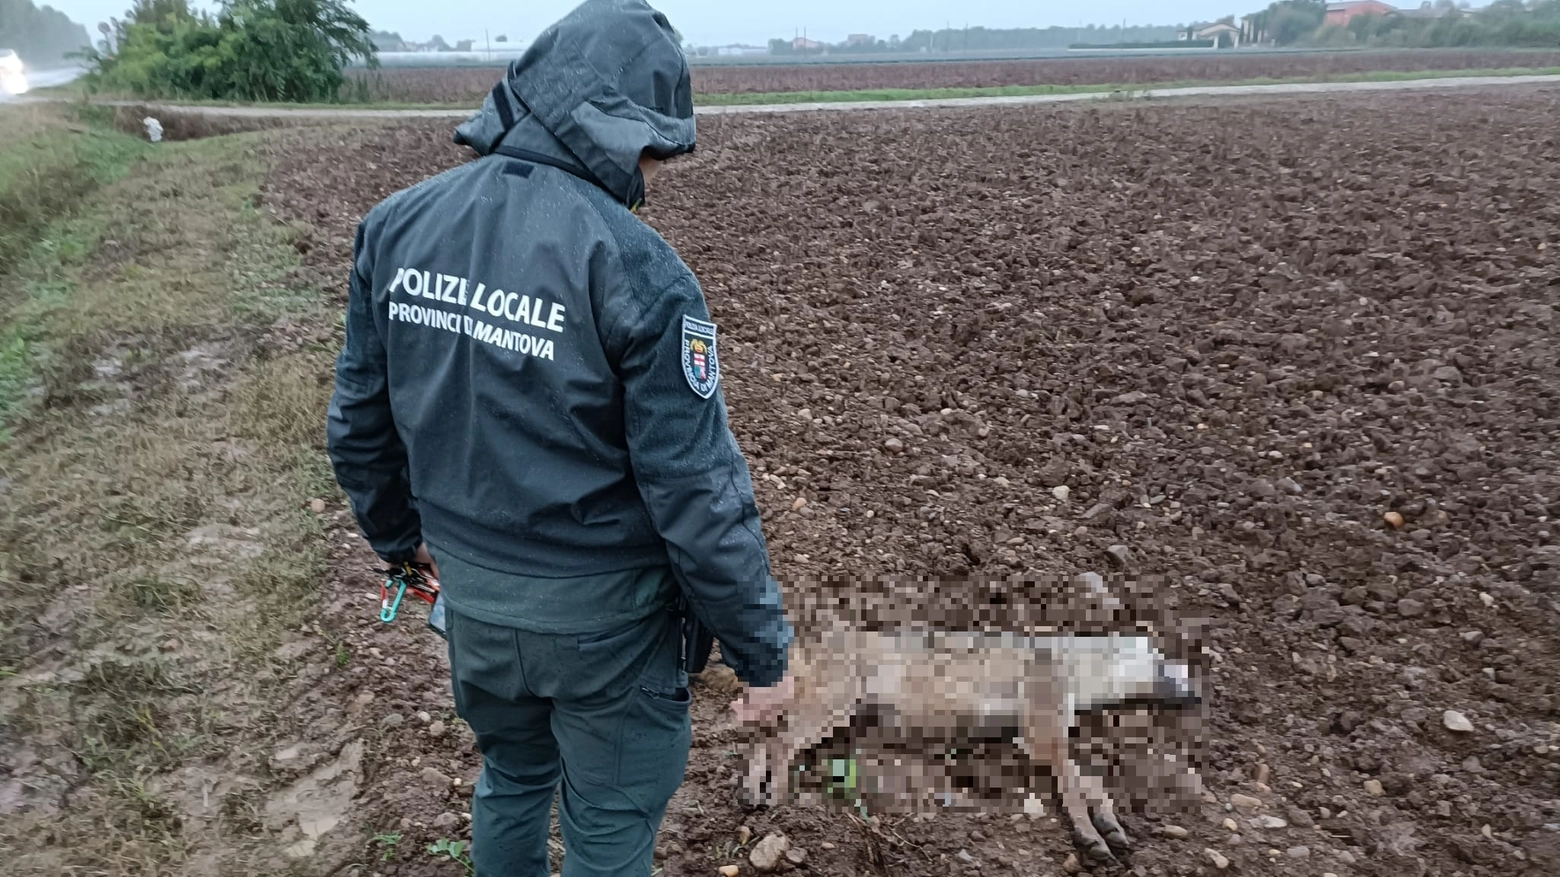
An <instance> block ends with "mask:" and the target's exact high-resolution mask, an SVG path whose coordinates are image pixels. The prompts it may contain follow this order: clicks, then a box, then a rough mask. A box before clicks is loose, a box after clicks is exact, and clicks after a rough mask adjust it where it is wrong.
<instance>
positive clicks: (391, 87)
mask: <svg viewBox="0 0 1560 877" xmlns="http://www.w3.org/2000/svg"><path fill="white" fill-rule="evenodd" d="M1556 65H1560V52H1549V51H1513V52H1501V51H1495V52H1492V51H1487V50H1481V51H1442V50H1436V51H1399V52H1348V53H1306V54H1255V55H1234V54H1219V55H1209V54H1201V53H1199V54H1195V55H1187V56H1185V57H1164V56H1148V57H1111V58H1103V57H1101V58H1093V57H1078V58H1043V59H1035V60H1029V61H933V62H923V63H893V64H871V63H860V64H787V65H779V64H775V65H770V64H748V65H739V66H732V67H706V66H696V67H694V68H693V89H694V91H695V92H696V93H698V94H751V93H755V92H779V91H860V90H864V89H881V88H981V87H990V86H999V85H1107V84H1109V85H1114V84H1124V85H1131V84H1150V83H1165V82H1228V81H1239V80H1246V79H1254V78H1261V77H1268V78H1274V79H1280V78H1300V77H1308V78H1320V77H1329V76H1347V75H1350V74H1358V73H1362V72H1367V71H1372V70H1399V71H1416V70H1480V69H1496V68H1508V69H1509V68H1516V67H1553V66H1556ZM502 73H503V71H502V70H501V69H500V68H494V67H488V68H432V69H429V68H406V67H402V68H388V69H381V70H377V71H373V72H362V73H360V74H358V78H359V79H361V80H363V81H364V82H365V84H366V86H367V88H368V90H369V93H370V94H371V96H372V97H373V98H374V99H375V100H384V101H402V102H410V103H422V102H432V103H464V104H472V105H475V104H477V103H479V102H480V101H481V100H482V98H483V97H485V96H486V95H487V93H488V92H489V91H491V90H492V88H493V83H494V82H497V81H498V78H499V77H500V76H501V75H502ZM352 87H353V86H349V89H350V88H352Z"/></svg>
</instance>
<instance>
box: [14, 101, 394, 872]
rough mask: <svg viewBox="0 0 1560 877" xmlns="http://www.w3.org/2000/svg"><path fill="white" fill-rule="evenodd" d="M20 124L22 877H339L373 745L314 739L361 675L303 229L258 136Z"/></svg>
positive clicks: (316, 305) (320, 306)
mask: <svg viewBox="0 0 1560 877" xmlns="http://www.w3.org/2000/svg"><path fill="white" fill-rule="evenodd" d="M0 122H3V123H4V124H5V125H6V126H7V127H8V129H9V130H13V131H26V132H27V134H26V136H24V137H22V138H21V139H20V140H19V142H18V144H17V147H16V148H15V149H9V148H8V150H7V152H6V154H5V156H4V157H3V159H4V160H3V161H0V223H3V225H0V228H4V229H5V231H6V233H7V234H8V237H7V247H8V250H9V252H11V253H13V254H14V257H13V258H11V259H9V261H8V262H7V263H6V266H5V267H6V270H5V271H4V272H0V273H3V274H4V281H3V282H0V289H3V290H5V293H4V297H3V298H0V326H3V327H4V328H3V330H0V331H3V332H4V346H3V347H0V351H3V355H0V365H3V368H0V390H3V391H4V392H3V395H0V399H3V400H4V401H3V405H0V417H3V419H4V423H5V429H6V432H5V433H4V434H3V435H0V587H3V588H4V590H5V593H6V599H5V600H4V601H3V602H0V860H3V861H5V862H6V873H7V874H16V875H24V874H51V875H53V874H62V873H80V872H82V870H83V869H85V870H87V871H90V872H91V873H95V874H111V875H118V874H125V875H129V874H182V873H188V874H216V873H261V872H263V871H267V870H278V871H282V870H284V869H288V868H290V869H291V871H290V872H291V873H323V872H325V871H327V870H329V869H330V868H332V867H335V866H336V865H339V864H341V863H342V862H343V861H345V858H344V857H348V856H351V855H352V854H353V853H355V852H356V850H358V849H359V848H360V843H359V842H360V840H361V839H360V838H358V837H356V836H352V835H351V833H350V832H346V831H338V832H336V833H335V834H329V835H327V833H328V832H330V831H331V829H333V828H336V827H337V826H339V825H342V824H347V823H350V817H349V814H348V810H349V803H350V801H351V798H352V795H353V794H354V790H355V789H356V783H357V782H358V780H359V779H360V778H361V759H362V752H363V748H364V743H363V741H362V737H361V734H360V729H359V728H358V727H357V725H356V723H355V722H353V721H351V720H350V719H349V720H344V721H334V722H316V721H314V719H315V718H316V715H315V714H317V713H321V712H327V711H328V710H330V709H335V710H336V711H337V712H338V713H339V712H340V709H339V708H338V707H336V706H335V705H334V704H331V705H329V706H327V705H325V704H322V703H321V702H320V701H319V695H318V693H317V692H318V689H319V688H321V687H322V685H323V684H324V681H325V679H324V678H325V677H329V676H332V675H338V676H342V677H346V676H347V675H348V674H349V673H351V672H352V671H354V670H357V669H359V667H358V664H357V662H355V661H354V656H353V655H352V654H351V653H350V652H349V651H347V650H346V649H345V647H340V648H338V647H337V646H335V645H334V640H333V639H332V635H331V633H330V632H329V631H328V630H327V629H326V628H324V627H322V626H321V624H320V622H319V620H318V619H319V617H320V615H319V607H320V603H321V602H322V598H321V595H320V591H319V587H318V585H319V582H320V580H321V578H322V576H323V575H324V570H325V561H326V546H325V542H324V526H323V522H322V515H321V514H320V513H319V512H316V511H315V508H322V507H323V500H324V499H325V498H327V497H330V496H332V494H331V491H332V490H333V485H332V482H331V479H330V475H329V469H328V465H327V463H326V461H325V458H324V454H323V452H322V449H321V447H320V433H321V431H322V430H321V428H320V423H319V421H320V412H321V411H323V409H324V406H325V402H326V397H327V394H328V390H329V375H330V363H331V351H332V350H333V349H334V346H335V339H334V337H333V334H332V331H333V329H332V323H331V321H330V319H329V313H328V311H327V310H326V309H325V307H324V303H323V301H322V299H321V296H320V293H319V291H318V290H317V289H316V288H313V287H311V286H308V285H307V284H304V283H302V282H301V281H300V280H299V279H298V278H297V276H296V273H295V272H296V269H297V265H298V254H297V252H296V251H295V249H294V246H293V245H294V243H295V241H296V240H297V239H298V236H299V235H300V234H301V231H300V230H299V229H297V228H296V227H288V226H283V225H279V224H277V223H274V222H273V221H271V220H270V219H269V218H267V217H266V216H265V214H264V213H263V212H261V211H260V210H258V209H257V207H256V202H255V198H256V192H257V190H258V186H259V182H260V180H261V179H262V178H263V176H264V173H265V163H264V158H263V157H262V155H261V153H260V152H259V151H258V148H257V139H256V138H255V137H254V136H253V135H241V136H236V137H228V138H222V139H217V140H205V141H198V142H192V143H184V144H164V145H162V146H159V147H156V148H153V147H151V146H150V145H148V144H145V143H141V142H138V141H137V140H136V139H135V138H132V137H129V136H126V135H122V134H118V133H115V132H113V131H112V130H110V129H109V128H108V127H107V125H106V123H107V120H106V118H104V114H102V113H98V114H94V115H92V116H90V117H86V118H81V117H76V118H72V117H69V116H66V115H63V114H62V113H61V112H60V111H58V110H55V109H54V108H36V107H34V108H0ZM39 195H47V196H49V197H48V198H47V199H46V203H45V205H44V207H43V208H40V209H38V210H34V211H33V212H31V213H21V212H18V208H17V206H16V205H19V204H20V205H24V206H25V205H26V204H27V203H28V202H29V201H30V200H32V199H34V198H35V197H36V196H39ZM311 500H320V502H311ZM278 741H282V743H284V744H285V745H283V746H280V747H278V746H277V745H275V744H277V742H278ZM288 747H291V748H288ZM279 749H280V751H278V750H279ZM333 844H334V845H333Z"/></svg>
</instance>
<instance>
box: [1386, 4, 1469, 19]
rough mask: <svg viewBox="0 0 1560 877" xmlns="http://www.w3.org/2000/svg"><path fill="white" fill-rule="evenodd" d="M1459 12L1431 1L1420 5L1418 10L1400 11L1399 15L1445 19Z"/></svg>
mask: <svg viewBox="0 0 1560 877" xmlns="http://www.w3.org/2000/svg"><path fill="white" fill-rule="evenodd" d="M1457 11H1458V10H1457V9H1456V8H1454V7H1451V6H1438V5H1436V4H1434V3H1431V2H1430V0H1425V2H1423V3H1421V4H1419V8H1418V9H1400V10H1398V15H1401V16H1403V17H1404V18H1445V17H1446V16H1448V15H1451V14H1452V13H1454V12H1457Z"/></svg>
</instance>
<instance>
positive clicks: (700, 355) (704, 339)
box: [682, 316, 720, 399]
mask: <svg viewBox="0 0 1560 877" xmlns="http://www.w3.org/2000/svg"><path fill="white" fill-rule="evenodd" d="M682 366H683V375H684V376H686V377H687V378H688V386H690V387H692V388H693V392H695V393H697V394H698V396H699V398H701V399H708V398H709V397H711V396H713V395H715V388H716V387H718V386H720V357H719V356H718V355H717V354H716V352H715V324H714V323H706V322H704V321H703V320H695V319H694V318H692V317H688V316H684V317H683V330H682Z"/></svg>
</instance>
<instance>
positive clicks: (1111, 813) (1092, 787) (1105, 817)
mask: <svg viewBox="0 0 1560 877" xmlns="http://www.w3.org/2000/svg"><path fill="white" fill-rule="evenodd" d="M1078 782H1079V785H1080V786H1081V787H1082V789H1083V794H1084V796H1085V797H1086V798H1087V799H1088V801H1089V804H1090V805H1091V806H1093V808H1094V827H1095V828H1098V829H1099V830H1100V833H1101V834H1103V835H1104V836H1105V842H1106V843H1108V844H1110V845H1111V846H1113V847H1117V848H1119V849H1131V848H1132V837H1131V836H1130V835H1128V834H1127V831H1126V829H1124V828H1122V827H1121V821H1120V820H1119V819H1117V818H1116V802H1115V801H1114V800H1112V799H1111V797H1110V792H1109V790H1107V789H1106V788H1105V781H1104V780H1102V779H1100V778H1099V777H1097V776H1095V775H1093V774H1088V773H1084V772H1083V771H1081V770H1080V771H1078Z"/></svg>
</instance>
